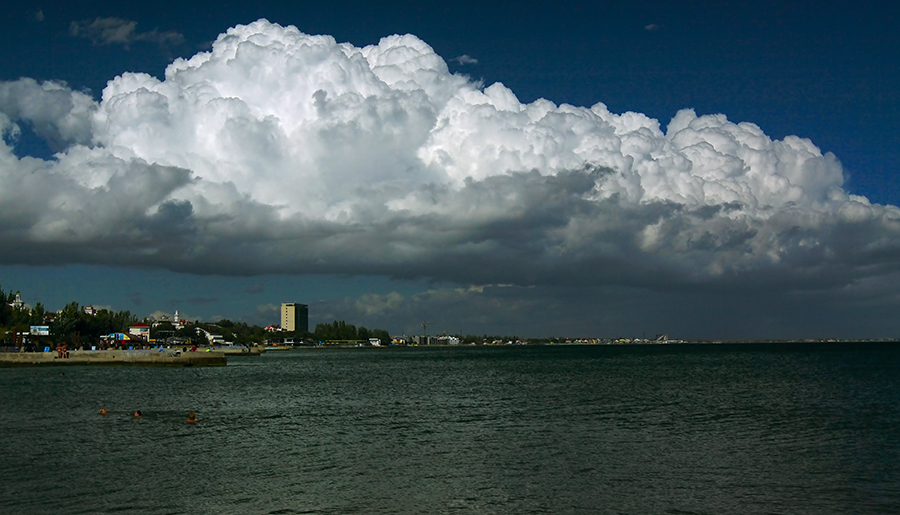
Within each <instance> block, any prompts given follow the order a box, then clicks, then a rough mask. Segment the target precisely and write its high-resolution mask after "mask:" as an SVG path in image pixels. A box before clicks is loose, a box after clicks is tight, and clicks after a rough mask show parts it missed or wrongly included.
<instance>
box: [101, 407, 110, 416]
mask: <svg viewBox="0 0 900 515" xmlns="http://www.w3.org/2000/svg"><path fill="white" fill-rule="evenodd" d="M100 414H101V415H108V414H109V412H108V411H106V408H100Z"/></svg>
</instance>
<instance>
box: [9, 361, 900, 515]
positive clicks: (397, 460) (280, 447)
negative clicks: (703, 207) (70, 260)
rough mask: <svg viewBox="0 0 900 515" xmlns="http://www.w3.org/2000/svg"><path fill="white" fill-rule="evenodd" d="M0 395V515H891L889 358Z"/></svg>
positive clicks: (305, 367)
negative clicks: (194, 417) (190, 420)
mask: <svg viewBox="0 0 900 515" xmlns="http://www.w3.org/2000/svg"><path fill="white" fill-rule="evenodd" d="M0 395H2V410H0V513H48V514H49V513H54V514H55V513H130V512H134V513H148V514H157V513H158V514H163V513H173V514H174V513H189V514H197V513H239V514H244V513H280V514H290V513H516V514H518V513H554V514H555V513H634V514H651V513H661V514H692V513H696V514H723V513H810V514H827V513H879V514H880V513H900V347H898V346H891V345H883V344H882V345H875V344H865V345H863V344H841V345H780V346H778V345H755V346H664V347H649V346H642V347H517V348H471V347H469V348H444V349H348V350H305V351H292V352H279V353H268V354H266V355H263V356H261V357H257V358H252V357H248V358H235V359H231V360H230V362H229V365H228V366H227V367H219V368H185V369H175V368H113V367H91V366H85V367H65V368H18V369H8V368H7V369H0ZM100 407H106V408H107V409H108V410H109V411H110V413H111V414H110V415H108V416H101V415H99V414H98V410H99V409H100ZM135 409H140V410H142V411H143V413H144V417H143V418H141V419H133V418H132V417H130V413H131V412H132V411H133V410H135ZM189 411H196V412H197V414H198V417H199V418H200V419H201V421H200V423H199V424H196V425H190V424H186V423H185V419H186V415H187V413H188V412H189Z"/></svg>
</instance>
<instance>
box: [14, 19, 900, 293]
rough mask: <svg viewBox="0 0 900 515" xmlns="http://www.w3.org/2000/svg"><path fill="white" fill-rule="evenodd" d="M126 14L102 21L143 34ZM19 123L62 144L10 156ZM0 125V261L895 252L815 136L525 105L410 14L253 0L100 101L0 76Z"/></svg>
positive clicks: (589, 272) (550, 266)
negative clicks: (320, 15) (291, 23)
mask: <svg viewBox="0 0 900 515" xmlns="http://www.w3.org/2000/svg"><path fill="white" fill-rule="evenodd" d="M116 27H118V28H117V31H113V32H111V33H109V34H111V35H109V34H107V33H106V32H97V34H100V35H99V36H97V37H98V38H101V40H102V41H105V42H119V40H122V41H125V40H128V38H129V37H132V36H129V34H131V35H133V34H135V32H134V27H133V26H129V25H127V24H125V25H122V24H118V25H116ZM129 27H130V28H129ZM73 30H74V29H73ZM77 30H78V31H79V33H80V31H92V30H94V29H93V28H91V25H85V26H81V25H79V26H78V27H77ZM98 30H99V29H98ZM104 30H105V29H104ZM110 30H112V29H111V28H110ZM88 33H90V34H93V32H88ZM104 34H106V35H104ZM460 62H461V61H460ZM22 123H26V124H31V125H32V126H33V127H34V128H35V131H36V133H38V134H39V135H41V136H42V137H44V138H46V139H47V140H48V141H49V142H51V143H52V145H54V148H55V149H56V150H58V151H59V152H58V153H57V154H56V155H55V157H54V158H53V159H50V160H41V159H37V158H33V157H18V156H17V155H16V154H15V152H14V149H15V145H16V141H17V139H16V138H17V134H19V132H20V124H22ZM0 132H2V134H3V136H4V137H3V144H2V145H0V222H2V223H0V246H2V249H3V250H0V261H2V262H4V263H32V264H34V263H69V262H88V263H102V264H109V265H125V266H154V267H164V268H168V269H171V270H178V271H185V272H197V273H221V274H257V273H341V274H346V273H350V274H354V273H364V274H385V275H390V276H394V277H424V278H429V279H434V280H439V281H452V282H456V283H462V284H500V283H504V284H514V285H538V284H578V285H584V284H622V285H630V286H637V287H645V286H646V287H654V288H672V287H678V286H679V285H682V286H683V285H692V286H693V287H703V288H705V287H720V286H723V285H733V284H741V285H744V286H747V285H770V286H771V287H776V288H812V287H815V288H822V287H838V286H840V285H847V284H851V283H853V282H854V281H859V280H861V279H862V278H865V277H870V276H873V275H878V274H887V273H891V274H892V273H895V270H896V269H897V267H898V265H900V252H898V251H900V210H898V209H897V208H896V207H894V206H882V205H875V204H871V203H869V202H868V200H867V199H865V198H863V197H859V196H855V195H851V194H849V193H848V192H846V191H845V190H844V189H843V180H844V179H843V170H842V168H841V164H840V162H839V161H838V159H837V158H836V157H835V156H834V155H832V154H830V153H828V152H822V151H821V150H820V149H819V148H818V147H816V146H815V145H814V144H813V143H812V142H811V141H809V140H807V139H804V138H801V137H796V136H789V137H787V138H784V139H782V140H775V139H772V138H770V137H769V136H767V135H766V134H765V133H763V132H762V130H760V128H759V127H758V126H756V125H754V124H752V123H735V122H733V121H730V120H728V119H727V118H726V116H724V115H721V114H713V115H702V116H700V115H698V114H697V113H695V112H694V111H693V110H691V109H685V110H682V111H679V112H678V113H675V115H674V117H673V118H672V120H671V121H669V123H668V124H667V125H666V126H665V127H663V126H661V125H660V123H659V122H658V121H657V120H655V119H652V118H649V117H647V116H645V115H643V114H640V113H634V112H626V113H621V114H617V113H612V112H610V111H609V110H608V109H607V108H606V106H605V105H603V104H602V103H597V104H595V105H593V106H591V107H578V106H572V105H567V104H562V105H557V104H555V103H553V102H551V101H549V100H544V99H540V100H537V101H535V102H532V103H522V102H521V101H519V99H518V98H517V97H516V95H515V93H514V92H513V91H511V90H510V89H509V88H507V87H505V86H504V85H503V84H500V83H495V84H492V85H489V86H487V87H483V86H482V85H481V84H480V83H478V82H473V81H472V80H470V79H469V78H467V77H465V76H463V75H458V74H453V73H450V71H449V70H448V68H447V64H446V62H445V61H444V60H443V59H442V58H441V57H440V56H438V55H437V54H436V53H435V52H434V50H433V49H432V48H431V47H430V46H428V44H426V43H425V42H424V41H422V40H420V39H419V38H417V37H415V36H412V35H403V36H399V35H395V36H389V37H386V38H383V39H382V40H381V41H380V42H379V43H378V44H375V45H370V46H366V47H362V48H360V47H355V46H353V45H350V44H347V43H338V42H337V41H335V40H334V39H333V38H332V37H330V36H312V35H308V34H304V33H302V32H300V31H299V30H298V29H297V28H295V27H282V26H280V25H277V24H273V23H269V22H268V21H266V20H259V21H257V22H254V23H251V24H249V25H241V26H237V27H233V28H231V29H228V31H226V32H225V33H224V34H221V35H220V36H219V37H218V38H217V39H216V41H215V43H214V44H213V46H212V49H211V50H209V51H206V52H201V53H198V54H196V55H194V56H192V57H190V58H189V59H177V60H175V61H174V62H173V63H171V64H170V65H169V67H168V68H167V69H166V72H165V77H164V78H162V79H159V78H155V77H152V76H150V75H146V74H142V73H123V74H122V75H120V76H118V77H115V78H113V79H112V80H110V81H109V83H108V85H107V87H106V88H105V89H104V90H103V93H102V97H101V98H100V99H99V100H98V101H95V100H93V99H91V98H90V97H88V96H86V95H84V94H82V93H79V92H77V91H73V90H71V89H69V88H67V86H66V85H65V84H62V83H56V82H44V83H42V84H39V83H37V82H35V81H34V80H31V79H21V80H19V81H13V82H5V83H0ZM113 249H114V250H113ZM717 285H718V286H717ZM370 300H371V299H370ZM401 300H402V299H399V298H395V297H390V296H388V297H383V298H379V299H377V302H374V301H373V302H372V303H371V304H370V307H369V308H367V309H369V310H370V311H371V310H388V309H391V308H393V307H396V306H399V305H401ZM367 305H368V304H367Z"/></svg>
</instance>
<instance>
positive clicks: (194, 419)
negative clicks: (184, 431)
mask: <svg viewBox="0 0 900 515" xmlns="http://www.w3.org/2000/svg"><path fill="white" fill-rule="evenodd" d="M187 423H188V424H196V423H197V415H195V414H194V412H193V411H192V412H190V413H188V419H187Z"/></svg>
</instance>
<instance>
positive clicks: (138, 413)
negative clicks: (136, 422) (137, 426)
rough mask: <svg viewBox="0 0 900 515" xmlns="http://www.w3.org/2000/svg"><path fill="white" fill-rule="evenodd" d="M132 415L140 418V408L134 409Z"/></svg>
mask: <svg viewBox="0 0 900 515" xmlns="http://www.w3.org/2000/svg"><path fill="white" fill-rule="evenodd" d="M134 416H135V418H140V417H141V410H135V412H134Z"/></svg>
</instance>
